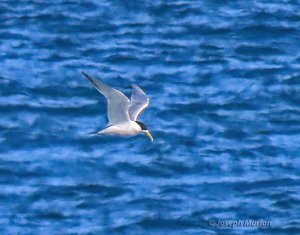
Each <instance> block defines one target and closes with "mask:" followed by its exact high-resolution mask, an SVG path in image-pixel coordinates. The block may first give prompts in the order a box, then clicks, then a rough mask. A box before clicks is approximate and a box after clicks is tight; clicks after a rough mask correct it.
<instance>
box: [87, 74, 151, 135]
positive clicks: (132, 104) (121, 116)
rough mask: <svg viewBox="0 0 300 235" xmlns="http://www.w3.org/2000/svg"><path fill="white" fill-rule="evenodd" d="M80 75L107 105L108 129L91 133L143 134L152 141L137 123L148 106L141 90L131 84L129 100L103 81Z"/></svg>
mask: <svg viewBox="0 0 300 235" xmlns="http://www.w3.org/2000/svg"><path fill="white" fill-rule="evenodd" d="M82 74H83V75H84V77H85V78H86V79H87V80H89V81H90V82H91V83H92V84H93V85H94V86H95V88H96V89H97V90H98V91H99V92H100V93H101V94H102V95H104V96H105V98H106V99H107V104H108V105H107V109H108V120H109V123H108V127H107V128H105V129H103V130H101V131H96V132H92V133H94V134H100V135H122V136H133V135H137V134H140V133H144V134H146V135H147V136H148V137H149V139H150V140H151V141H153V137H152V135H151V133H150V131H149V130H148V128H147V126H146V125H145V124H144V123H142V122H139V121H137V119H138V117H139V115H140V114H141V113H142V112H143V111H144V110H145V109H146V108H147V107H148V106H149V98H148V97H147V95H146V94H145V93H144V92H143V90H142V89H141V88H139V87H138V86H137V85H135V84H132V95H131V100H129V99H128V98H127V97H126V96H125V95H124V94H123V93H122V92H120V91H118V90H116V89H114V88H112V87H110V86H108V85H107V84H105V83H104V82H103V81H101V80H99V79H95V78H93V77H91V76H89V75H87V74H86V73H85V72H82Z"/></svg>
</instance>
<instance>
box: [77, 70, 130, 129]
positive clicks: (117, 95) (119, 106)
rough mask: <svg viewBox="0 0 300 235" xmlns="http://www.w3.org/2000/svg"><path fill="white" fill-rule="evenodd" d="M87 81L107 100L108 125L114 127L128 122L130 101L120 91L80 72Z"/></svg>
mask: <svg viewBox="0 0 300 235" xmlns="http://www.w3.org/2000/svg"><path fill="white" fill-rule="evenodd" d="M82 74H83V75H84V76H85V78H86V79H87V80H89V81H90V82H91V83H92V84H93V85H94V86H95V88H96V89H97V90H98V91H99V92H100V93H101V94H103V95H104V96H105V98H106V99H107V104H108V105H107V109H108V120H109V123H108V125H116V124H119V123H122V122H129V121H130V118H129V115H128V108H129V104H130V101H129V99H128V98H127V97H126V96H125V95H124V94H123V93H122V92H120V91H118V90H116V89H114V88H112V87H110V86H108V85H107V84H105V83H104V82H102V81H101V80H100V79H95V78H93V77H91V76H89V75H87V74H86V73H84V72H82Z"/></svg>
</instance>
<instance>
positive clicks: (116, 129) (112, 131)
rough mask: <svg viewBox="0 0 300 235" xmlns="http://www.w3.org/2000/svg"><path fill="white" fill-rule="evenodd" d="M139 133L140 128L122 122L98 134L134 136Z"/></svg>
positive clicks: (133, 123) (131, 122) (132, 123)
mask: <svg viewBox="0 0 300 235" xmlns="http://www.w3.org/2000/svg"><path fill="white" fill-rule="evenodd" d="M140 131H141V127H140V126H139V125H138V124H137V123H136V122H133V121H130V122H123V123H120V124H117V125H113V126H109V127H107V128H106V129H104V130H103V131H101V132H100V133H99V134H107V135H136V134H138V133H139V132H140Z"/></svg>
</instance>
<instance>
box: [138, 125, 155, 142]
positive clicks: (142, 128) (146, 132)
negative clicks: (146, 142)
mask: <svg viewBox="0 0 300 235" xmlns="http://www.w3.org/2000/svg"><path fill="white" fill-rule="evenodd" d="M136 123H137V124H138V125H139V126H140V127H141V132H143V133H145V135H146V136H148V137H149V139H150V140H151V141H153V137H152V135H151V133H150V131H149V130H148V128H147V126H146V125H145V124H144V123H142V122H139V121H136Z"/></svg>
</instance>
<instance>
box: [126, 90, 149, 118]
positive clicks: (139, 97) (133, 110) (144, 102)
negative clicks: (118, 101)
mask: <svg viewBox="0 0 300 235" xmlns="http://www.w3.org/2000/svg"><path fill="white" fill-rule="evenodd" d="M148 106H149V98H148V97H147V95H146V94H145V93H144V92H143V90H142V89H141V88H139V87H138V86H137V85H135V84H132V95H131V100H130V104H129V109H128V113H129V117H130V119H131V120H132V121H136V120H137V119H138V117H139V115H140V114H141V113H142V112H143V111H144V110H145V109H146V108H147V107H148Z"/></svg>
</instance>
